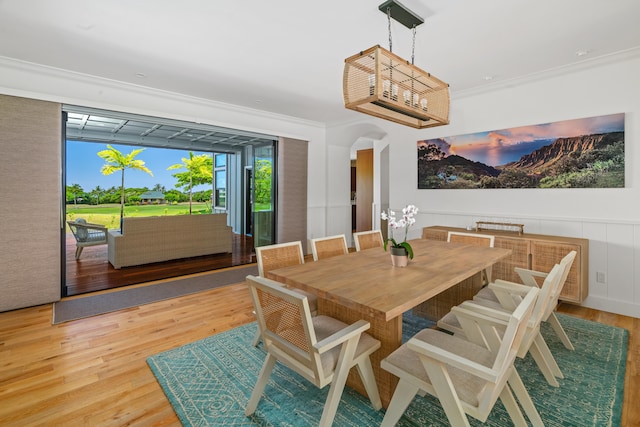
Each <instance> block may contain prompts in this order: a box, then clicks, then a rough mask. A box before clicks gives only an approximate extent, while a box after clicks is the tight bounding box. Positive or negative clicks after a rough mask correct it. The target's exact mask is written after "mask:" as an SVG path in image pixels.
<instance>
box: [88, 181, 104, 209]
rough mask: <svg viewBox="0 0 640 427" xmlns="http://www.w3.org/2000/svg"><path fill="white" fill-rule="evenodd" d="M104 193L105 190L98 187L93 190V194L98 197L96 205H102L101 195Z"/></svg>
mask: <svg viewBox="0 0 640 427" xmlns="http://www.w3.org/2000/svg"><path fill="white" fill-rule="evenodd" d="M102 193H104V190H103V189H102V188H101V187H100V186H99V185H98V186H96V188H94V189H93V190H91V194H93V195H95V196H96V205H99V204H100V195H101V194H102Z"/></svg>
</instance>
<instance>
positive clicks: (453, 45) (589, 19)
mask: <svg viewBox="0 0 640 427" xmlns="http://www.w3.org/2000/svg"><path fill="white" fill-rule="evenodd" d="M382 2H383V0H378V1H376V2H372V1H370V0H348V1H346V0H327V1H323V2H317V1H315V2H307V1H300V0H278V1H275V2H274V1H264V0H244V1H227V2H222V1H212V0H181V1H169V0H109V1H102V0H85V1H82V2H78V1H77V0H76V1H70V0H55V1H52V0H20V1H17V0H13V1H12V0H0V56H4V57H8V58H14V59H17V60H21V61H27V62H31V63H37V64H42V65H46V66H50V67H55V68H60V69H66V70H71V71H74V72H78V73H83V74H88V75H93V76H99V77H103V78H106V79H110V80H116V81H122V82H127V83H130V84H134V85H140V86H146V87H151V88H156V89H161V90H164V91H170V92H175V93H179V94H185V95H189V96H194V97H199V98H203V99H210V100H215V101H218V102H223V103H229V104H236V105H240V106H244V107H249V108H253V109H258V110H264V111H268V112H271V113H276V114H283V115H287V116H293V117H297V118H301V119H307V120H312V121H316V122H321V123H327V124H331V123H339V122H344V121H348V120H353V119H355V118H359V117H360V116H361V114H360V113H356V112H354V111H351V110H347V109H345V108H344V104H343V99H342V72H343V67H344V59H345V58H347V57H349V56H351V55H353V54H355V53H357V52H359V51H361V50H364V49H367V48H369V47H371V46H373V45H376V44H379V45H381V46H383V47H385V48H389V34H388V27H387V16H386V14H384V13H382V12H380V11H379V10H378V5H379V4H381V3H382ZM401 2H402V3H403V4H404V5H405V6H407V7H408V8H410V9H411V10H412V11H413V12H415V13H416V14H418V15H420V16H421V17H422V18H424V20H425V23H424V24H422V25H420V26H418V28H417V34H416V44H415V65H416V66H418V67H420V68H422V69H424V70H426V71H429V72H431V73H432V74H433V75H435V76H437V77H438V78H440V79H442V80H444V81H446V82H448V83H449V84H450V90H451V94H452V99H453V102H455V98H456V97H460V96H464V95H465V94H468V93H474V91H478V90H490V89H491V88H492V87H503V86H508V85H509V84H513V82H514V81H519V80H520V79H523V78H533V77H535V76H539V75H541V73H546V72H554V73H557V72H563V71H564V70H572V69H575V67H581V66H588V65H589V64H590V63H593V62H594V61H603V60H613V59H615V58H616V57H619V55H621V54H622V55H629V54H636V53H637V52H638V51H640V25H638V24H637V20H638V17H640V1H638V0H609V1H606V0H560V1H559V0H537V1H530V0H483V1H479V0H401ZM391 34H392V42H393V49H392V50H393V52H394V53H396V54H398V55H400V56H402V57H403V58H406V59H410V58H411V39H412V34H411V30H409V29H408V28H406V27H404V26H402V25H401V24H399V23H397V22H395V21H393V22H392V25H391ZM452 105H453V104H452Z"/></svg>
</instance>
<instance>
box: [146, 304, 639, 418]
mask: <svg viewBox="0 0 640 427" xmlns="http://www.w3.org/2000/svg"><path fill="white" fill-rule="evenodd" d="M558 318H559V319H560V322H561V323H562V325H563V327H564V328H565V330H566V331H567V334H568V335H569V337H570V338H571V340H572V342H573V344H574V345H575V347H576V350H575V351H569V350H567V349H565V348H564V347H563V346H562V343H561V342H560V341H559V340H558V339H557V338H556V336H555V334H554V333H553V332H552V331H551V329H550V328H548V326H547V325H546V324H544V325H543V331H542V333H543V335H544V337H545V339H546V341H547V343H548V344H549V347H550V348H551V351H552V352H553V354H554V356H555V358H556V360H557V362H558V364H559V365H560V368H561V369H562V371H563V373H564V375H565V379H562V380H560V387H559V388H555V387H552V386H550V385H548V384H547V383H546V381H545V380H544V377H543V376H542V374H541V373H540V371H539V370H538V368H537V366H536V365H535V362H534V361H533V359H531V357H530V356H527V357H526V358H525V359H522V360H520V359H518V360H517V369H518V372H519V373H520V376H521V377H522V379H523V381H524V383H525V385H526V387H527V389H528V391H529V394H530V395H531V397H532V399H533V401H534V402H535V404H536V407H537V408H538V412H539V413H540V416H541V417H542V419H543V421H544V423H545V425H546V426H597V427H600V426H618V425H620V417H621V412H622V399H623V391H624V375H625V366H626V359H627V357H626V356H627V342H628V332H627V331H626V330H625V329H621V328H615V327H611V326H607V325H603V324H600V323H595V322H590V321H587V320H582V319H578V318H575V317H571V316H566V315H562V314H558ZM424 326H428V324H425V323H423V322H422V319H419V318H416V317H415V316H412V315H408V314H405V318H404V322H403V327H404V331H405V332H406V334H405V338H407V337H410V336H411V335H412V334H413V333H415V332H416V331H417V330H419V329H420V328H422V327H424ZM255 328H256V325H255V323H251V324H248V325H244V326H241V327H238V328H235V329H233V330H230V331H227V332H224V333H221V334H218V335H214V336H211V337H209V338H206V339H203V340H200V341H197V342H194V343H191V344H187V345H185V346H182V347H179V348H176V349H174V350H170V351H167V352H164V353H160V354H157V355H154V356H151V357H150V358H149V359H148V360H147V362H148V363H149V366H150V367H151V370H152V371H153V373H154V374H155V376H156V378H157V379H158V382H159V383H160V385H161V386H162V388H163V390H164V392H165V394H166V395H167V397H168V399H169V401H170V402H171V405H172V406H173V408H174V410H175V412H176V414H177V415H178V417H179V418H180V421H181V422H182V424H183V425H185V426H232V425H233V426H241V425H247V426H249V425H251V426H254V425H259V426H295V427H299V426H316V425H317V424H318V421H319V420H320V416H321V414H322V408H323V405H324V401H325V399H326V394H327V391H328V388H329V387H325V388H324V389H323V390H319V389H317V388H316V387H315V386H314V385H312V384H310V383H308V382H307V381H306V380H305V379H304V378H302V377H301V376H299V375H298V374H296V373H295V372H293V371H291V370H289V369H288V368H285V367H283V366H281V365H276V369H274V371H273V373H272V375H271V378H270V380H269V384H268V385H267V387H266V389H265V396H263V398H262V400H261V401H260V404H259V405H258V409H257V411H256V412H255V414H254V415H253V416H252V417H246V416H245V415H244V408H245V405H246V404H247V402H248V400H249V397H250V395H251V391H252V390H253V386H254V384H255V382H256V378H257V375H258V372H259V371H260V368H261V367H262V363H263V361H264V357H265V353H264V350H262V348H261V347H258V348H254V347H252V346H251V344H250V343H251V340H252V338H253V335H254V333H255ZM383 417H384V410H381V411H378V412H376V411H374V410H373V408H372V407H371V405H370V403H369V400H368V399H367V398H365V397H363V396H361V395H360V394H358V393H357V392H355V391H353V390H351V389H350V388H348V387H347V388H345V391H344V393H343V396H342V401H341V402H340V406H339V407H338V413H337V415H336V418H335V422H334V425H336V426H354V427H356V426H357V427H362V426H379V425H380V423H381V421H382V418H383ZM469 420H470V422H471V425H472V426H479V425H488V426H510V425H513V423H512V422H511V419H510V418H509V416H508V414H507V413H506V411H505V410H504V408H503V406H502V404H501V403H500V402H498V403H497V404H496V406H495V407H494V409H493V411H492V413H491V416H490V418H489V420H487V423H486V424H482V423H480V422H478V421H477V420H475V419H473V418H469ZM448 425H449V423H448V421H447V418H446V416H445V415H444V412H443V411H442V408H441V406H440V404H439V402H438V400H437V399H435V398H433V397H431V396H427V397H416V398H415V399H414V401H413V402H412V403H411V405H410V406H409V408H408V410H407V411H406V413H405V415H404V416H403V417H402V419H401V420H400V422H399V424H398V426H448Z"/></svg>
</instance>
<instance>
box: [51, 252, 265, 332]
mask: <svg viewBox="0 0 640 427" xmlns="http://www.w3.org/2000/svg"><path fill="white" fill-rule="evenodd" d="M249 274H252V275H257V274H258V267H257V266H256V264H252V265H249V266H246V267H238V268H231V269H228V270H223V271H214V272H211V273H210V274H198V275H193V276H189V277H177V278H175V279H171V280H169V281H165V282H161V283H158V284H155V285H148V286H140V287H136V288H130V289H123V290H118V291H113V292H106V293H102V294H99V295H92V296H86V297H82V298H74V299H67V300H62V301H59V302H55V303H53V322H52V323H53V324H54V325H55V324H57V323H63V322H68V321H70V320H77V319H82V318H84V317H91V316H97V315H99V314H104V313H109V312H112V311H118V310H122V309H125V308H129V307H135V306H138V305H142V304H149V303H152V302H156V301H162V300H165V299H169V298H175V297H179V296H182V295H188V294H192V293H195V292H201V291H206V290H208V289H213V288H217V287H220V286H225V285H231V284H234V283H240V282H244V279H245V278H246V277H247V276H248V275H249Z"/></svg>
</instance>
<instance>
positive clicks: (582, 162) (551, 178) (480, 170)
mask: <svg viewBox="0 0 640 427" xmlns="http://www.w3.org/2000/svg"><path fill="white" fill-rule="evenodd" d="M623 187H624V113H620V114H611V115H606V116H598V117H589V118H584V119H575V120H565V121H560V122H553V123H545V124H539V125H532V126H521V127H515V128H509V129H502V130H493V131H489V132H478V133H473V134H466V135H458V136H450V137H445V138H437V139H429V140H422V141H418V189H440V188H442V189H457V188H623Z"/></svg>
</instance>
